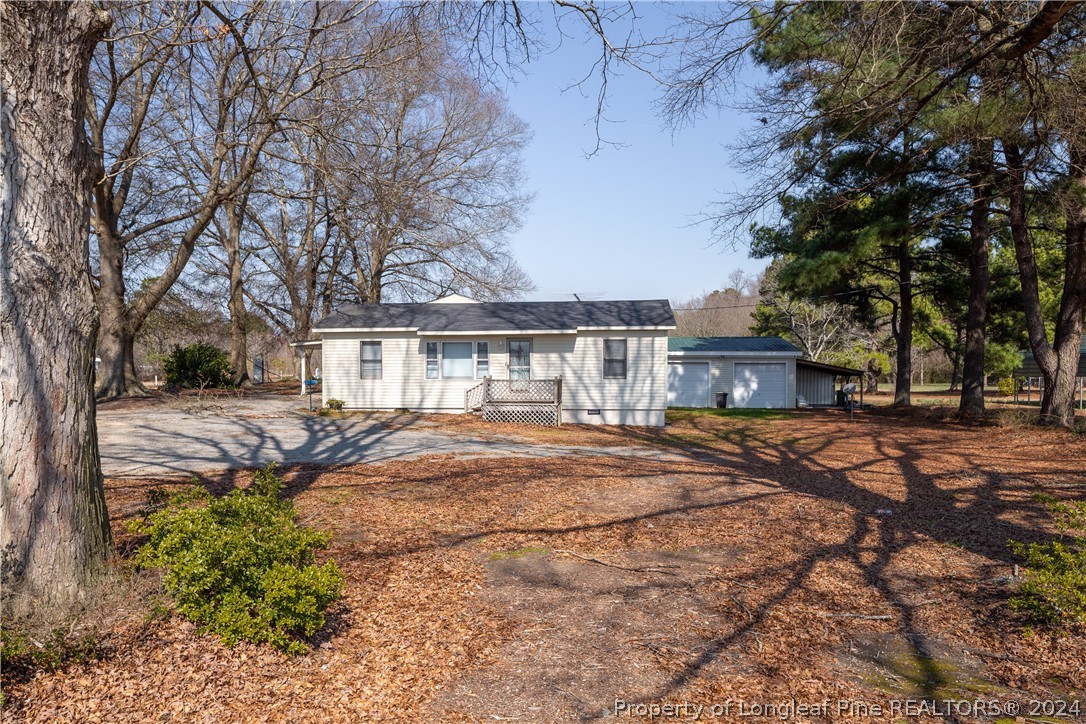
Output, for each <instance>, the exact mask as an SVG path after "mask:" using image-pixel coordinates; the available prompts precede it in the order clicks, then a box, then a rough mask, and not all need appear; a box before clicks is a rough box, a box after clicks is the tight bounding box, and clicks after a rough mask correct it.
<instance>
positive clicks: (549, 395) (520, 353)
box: [314, 295, 675, 426]
mask: <svg viewBox="0 0 1086 724" xmlns="http://www.w3.org/2000/svg"><path fill="white" fill-rule="evenodd" d="M674 328H675V317H674V315H673V314H672V312H671V305H670V304H668V302H667V300H663V299H657V300H641V301H590V302H476V301H474V300H472V299H468V298H467V297H462V296H459V295H454V296H451V297H445V298H443V299H439V300H437V301H434V302H429V303H424V304H356V305H349V306H344V307H341V308H339V309H338V310H336V311H335V312H334V313H332V314H331V315H329V316H328V317H326V318H325V319H323V320H322V321H321V322H319V323H318V324H317V325H316V327H315V329H314V331H315V332H316V334H317V335H318V336H319V338H320V346H321V353H322V365H323V380H322V399H323V401H324V403H325V404H327V401H328V400H330V399H339V400H343V402H344V407H345V408H347V409H365V410H411V411H417V412H444V413H450V412H465V411H470V412H480V413H482V414H483V416H484V417H485V418H487V419H495V420H521V421H536V422H540V421H546V422H550V423H552V424H557V423H558V422H560V421H566V422H577V423H603V424H611V425H618V424H621V425H655V426H661V425H663V424H664V409H665V408H666V406H667V359H668V356H667V354H668V353H667V334H668V331H669V330H672V329H674Z"/></svg>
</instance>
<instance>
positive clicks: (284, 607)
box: [133, 465, 343, 653]
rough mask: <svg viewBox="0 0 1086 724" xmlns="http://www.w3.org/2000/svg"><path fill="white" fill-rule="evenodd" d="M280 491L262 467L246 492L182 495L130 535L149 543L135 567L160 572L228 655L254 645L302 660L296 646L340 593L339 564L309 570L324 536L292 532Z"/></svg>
mask: <svg viewBox="0 0 1086 724" xmlns="http://www.w3.org/2000/svg"><path fill="white" fill-rule="evenodd" d="M282 485H283V481H282V479H281V478H279V477H278V476H277V475H276V474H275V466H274V465H268V466H267V467H266V468H264V469H263V470H260V471H258V472H257V473H256V475H255V476H254V479H253V484H252V486H251V487H250V488H249V490H247V491H242V490H235V491H233V492H231V493H230V494H229V495H226V496H224V497H222V498H213V497H212V496H210V495H209V494H208V493H207V492H206V491H205V490H203V489H202V488H199V489H196V490H194V491H193V492H190V493H182V494H180V495H178V496H175V497H174V498H173V499H172V500H171V502H170V503H169V504H168V505H167V506H166V507H165V509H163V510H160V511H158V512H155V513H152V514H150V515H149V516H147V517H146V518H144V519H143V520H142V521H138V522H137V523H136V524H135V525H134V526H133V529H134V530H135V531H136V532H139V533H144V534H146V535H148V536H149V537H150V540H148V542H147V543H146V544H144V545H143V546H141V547H140V549H139V552H138V553H137V556H136V560H137V562H138V563H139V564H140V565H141V566H144V567H160V568H165V569H166V575H165V578H164V584H165V586H166V590H167V591H169V592H170V593H171V594H172V595H173V597H174V600H175V602H176V605H177V609H178V611H179V612H180V613H181V614H183V615H184V616H186V617H188V618H189V619H191V620H192V621H194V622H196V623H198V624H201V626H202V631H203V632H205V633H207V632H210V633H216V634H218V635H219V636H221V637H222V640H223V642H224V643H226V644H227V645H228V646H233V645H234V644H236V643H238V642H239V641H251V642H254V643H269V644H271V645H272V646H275V647H276V648H278V649H281V650H283V651H286V652H288V653H302V652H304V651H305V650H306V647H305V645H304V644H303V643H302V642H301V641H300V640H299V639H300V638H301V637H306V636H312V635H313V634H314V633H316V631H317V630H318V629H319V628H320V627H321V626H323V625H324V611H325V609H326V608H327V607H328V606H329V605H330V604H331V603H332V602H333V601H335V600H336V599H337V598H339V595H340V593H341V591H342V589H343V576H342V575H341V574H340V571H339V567H338V566H337V565H336V563H335V561H331V560H330V561H328V562H327V563H325V564H324V565H321V566H318V565H316V564H315V563H314V552H315V551H316V550H319V549H323V548H325V547H327V545H328V539H329V534H328V533H323V532H319V531H315V530H309V529H306V528H301V527H299V526H298V524H297V522H296V521H295V518H294V507H293V505H292V504H291V502H290V501H288V500H283V499H281V498H280V497H279V494H280V490H281V489H282Z"/></svg>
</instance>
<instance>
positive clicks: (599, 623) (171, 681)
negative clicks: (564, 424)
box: [4, 413, 1086, 722]
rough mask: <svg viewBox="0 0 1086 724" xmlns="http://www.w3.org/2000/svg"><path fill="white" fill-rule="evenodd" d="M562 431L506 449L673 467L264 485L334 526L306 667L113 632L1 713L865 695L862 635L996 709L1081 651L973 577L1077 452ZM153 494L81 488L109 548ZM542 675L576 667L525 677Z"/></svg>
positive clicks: (323, 709)
mask: <svg viewBox="0 0 1086 724" xmlns="http://www.w3.org/2000/svg"><path fill="white" fill-rule="evenodd" d="M450 425H451V427H449V428H447V431H449V432H450V434H455V432H456V429H458V428H457V425H460V426H467V427H471V428H472V429H473V431H474V432H479V431H480V430H481V429H482V428H481V427H480V426H482V427H485V428H486V429H487V430H490V431H491V432H493V433H494V434H495V435H500V434H507V431H508V430H509V428H502V427H499V426H495V425H490V424H487V423H481V422H479V421H476V420H473V419H463V420H461V418H454V419H453V420H452V421H450ZM475 428H480V430H476V429H475ZM589 432H591V434H587V433H586V431H584V430H582V429H579V428H560V429H558V430H554V431H550V430H548V431H543V432H538V431H532V430H531V429H520V428H517V429H516V433H515V434H518V435H523V436H525V437H528V438H530V439H533V440H536V441H537V442H540V443H541V444H556V445H572V444H588V443H591V444H597V445H604V446H608V447H610V446H614V445H630V444H636V445H638V446H640V447H641V448H644V447H646V446H650V447H651V446H656V447H659V448H660V449H661V450H664V451H667V452H668V453H670V454H673V455H674V454H679V455H682V456H683V457H682V459H681V460H678V461H676V460H674V459H669V458H665V457H652V456H646V455H644V454H640V455H630V456H624V455H621V454H614V455H606V456H601V455H592V456H584V457H574V456H557V457H532V458H510V457H505V458H483V457H471V458H457V457H453V456H430V457H423V458H419V459H415V460H410V461H393V462H388V463H383V464H377V465H356V466H347V467H341V468H336V469H320V468H318V467H315V466H296V467H294V468H287V469H285V470H284V472H285V474H286V477H287V481H288V485H289V494H290V495H292V496H294V497H295V502H296V506H297V510H298V513H299V516H300V517H301V518H302V519H303V520H305V521H307V523H308V524H309V525H313V526H316V527H319V528H324V529H328V530H332V531H333V533H334V535H333V542H332V547H331V549H330V550H329V552H328V554H329V555H332V556H334V557H335V558H336V560H337V561H338V563H339V564H340V566H341V568H342V570H343V573H344V575H345V577H346V579H347V584H346V587H345V596H344V599H343V600H342V601H341V602H340V603H339V604H338V605H337V606H336V607H335V608H334V609H333V610H332V611H330V615H329V622H328V625H327V626H326V627H325V629H324V630H323V631H322V632H320V633H319V634H318V636H317V637H316V639H315V640H314V641H313V644H314V647H313V650H312V652H311V653H310V654H309V655H307V656H303V657H294V658H290V657H286V656H283V655H281V654H278V653H276V652H275V651H273V650H271V649H268V648H266V647H257V646H250V645H241V646H238V647H237V648H235V649H227V648H225V647H223V646H222V645H221V644H219V643H218V641H216V640H215V639H214V638H210V637H203V636H199V635H197V633H196V632H195V631H194V630H193V627H191V626H189V625H186V624H184V623H183V622H180V621H178V620H176V619H171V620H166V621H162V622H158V623H154V624H151V625H145V624H144V623H143V622H140V626H139V627H136V626H133V627H132V629H131V632H130V635H129V637H128V638H127V639H124V636H123V635H122V634H123V632H119V633H117V637H118V640H119V641H122V643H120V644H118V645H117V647H116V649H115V651H114V653H113V655H111V656H109V657H108V658H107V659H106V660H105V661H102V662H97V663H94V664H88V665H84V666H73V667H70V668H69V669H67V670H65V671H61V672H58V673H55V674H47V675H39V676H37V677H35V678H33V679H31V680H29V681H8V680H5V682H4V690H5V702H6V703H5V712H4V713H5V719H8V717H10V718H11V719H21V720H27V721H50V720H96V721H132V720H147V719H155V718H160V717H171V716H172V717H175V718H181V719H184V720H187V721H222V720H235V719H247V720H249V719H252V720H266V721H287V720H290V721H321V722H335V721H354V720H357V719H360V718H369V717H381V718H390V719H402V720H425V719H433V718H443V719H458V718H479V717H482V716H484V714H485V713H494V714H496V715H499V716H505V715H507V714H510V713H515V714H517V715H518V716H521V717H522V718H524V719H527V720H531V719H553V718H559V717H562V716H575V715H582V714H587V713H592V714H593V715H596V714H598V712H599V711H600V710H602V708H603V707H602V702H605V701H606V700H607V699H608V698H610V699H612V700H613V699H614V698H615V697H616V696H623V695H627V696H630V697H632V696H633V695H634V694H637V693H638V692H640V693H639V695H642V696H645V697H651V698H652V699H653V700H673V701H682V700H689V701H702V702H712V701H723V700H724V699H725V698H728V697H731V698H733V699H739V698H744V699H746V700H747V701H769V700H773V699H776V698H780V697H794V698H796V699H797V700H804V699H806V700H810V701H820V700H821V699H822V698H831V699H838V698H848V697H855V698H867V699H873V698H875V697H881V698H882V699H885V696H886V691H885V689H883V688H881V685H880V684H878V683H877V682H875V681H874V680H872V679H871V678H870V676H868V675H867V674H866V673H865V671H864V670H861V669H860V668H857V665H856V664H855V661H854V659H855V657H854V656H853V655H852V654H850V653H849V652H850V651H856V650H859V649H858V648H857V647H858V644H857V642H862V641H864V640H868V639H870V638H871V637H877V636H887V637H891V638H893V639H894V640H898V641H904V642H906V644H908V642H910V641H919V640H927V639H930V640H933V641H938V642H942V643H941V648H940V649H939V650H940V651H954V650H956V651H958V652H962V651H963V650H970V651H977V652H984V655H983V656H981V658H983V660H984V665H983V675H984V677H985V682H984V685H985V686H991V687H995V688H997V689H999V690H1003V689H1006V690H1014V691H1018V692H1028V693H1029V694H1031V695H1033V696H1034V698H1044V697H1045V696H1067V695H1068V694H1073V693H1075V692H1080V691H1081V686H1082V681H1084V680H1086V674H1084V669H1083V667H1084V662H1086V638H1084V637H1083V636H1082V635H1067V636H1063V637H1054V636H1047V635H1041V634H1036V635H1033V636H1030V637H1026V636H1023V635H1022V634H1021V629H1020V628H1019V624H1020V622H1018V621H1016V620H1014V619H1012V618H1010V616H1011V614H1010V613H1009V612H1008V611H1007V610H1006V608H1005V606H1004V605H1003V601H1004V599H1005V593H1006V585H1005V584H1001V583H997V582H993V581H995V580H997V578H998V577H999V576H1003V575H1006V574H1007V571H1008V570H1009V569H1010V565H1011V560H1010V558H1009V553H1008V551H1007V549H1006V546H1005V542H1006V540H1007V539H1008V538H1011V537H1016V538H1019V539H1037V538H1043V537H1044V536H1046V535H1049V534H1051V533H1052V531H1051V529H1050V528H1049V527H1048V526H1049V523H1048V519H1047V516H1046V515H1045V514H1044V512H1043V509H1042V508H1040V507H1039V506H1037V505H1036V504H1035V503H1034V502H1033V501H1032V495H1033V493H1034V492H1038V491H1040V490H1048V491H1049V492H1053V491H1055V492H1056V494H1063V495H1069V494H1076V491H1077V490H1078V489H1077V488H1075V487H1074V486H1073V485H1071V483H1073V482H1074V481H1076V480H1077V481H1079V482H1081V474H1082V470H1083V469H1086V450H1084V447H1086V446H1083V445H1082V443H1081V441H1080V440H1076V439H1075V438H1073V437H1071V436H1068V435H1066V434H1061V433H1058V432H1053V431H1044V430H1038V431H1033V432H1029V433H1026V432H1023V431H1022V430H1014V431H1002V430H1000V429H998V428H997V429H984V428H981V429H978V428H971V427H966V426H957V425H950V424H945V423H939V422H934V421H931V420H923V419H896V418H885V417H881V416H879V415H866V416H864V417H858V418H857V420H856V421H855V422H849V421H848V420H847V418H844V417H841V416H834V415H832V414H830V413H826V414H818V413H810V414H807V415H803V416H798V417H796V418H794V419H789V420H774V421H751V420H746V421H743V420H730V419H728V418H714V417H697V416H693V417H690V418H689V419H685V420H683V421H682V422H680V423H677V424H675V425H671V426H669V427H668V428H667V429H666V430H664V431H655V432H652V431H645V430H629V431H622V430H603V431H599V430H597V431H589ZM247 480H248V477H247V475H245V474H230V475H223V476H221V477H217V476H213V475H212V476H208V477H207V480H206V482H207V483H208V484H209V485H210V486H211V487H212V488H213V489H215V490H216V492H222V490H223V487H222V486H223V485H226V484H228V485H230V486H234V485H245V484H246V482H247ZM161 482H162V481H143V480H111V481H108V483H107V493H108V496H109V503H110V510H111V511H112V512H113V515H114V524H115V530H116V531H117V537H118V541H119V545H120V546H121V547H122V549H123V548H124V546H125V545H126V540H127V539H126V535H125V534H124V532H123V520H124V518H126V517H128V516H131V515H134V514H136V511H137V510H138V509H139V507H140V505H141V504H142V499H143V496H144V494H145V491H146V490H147V489H148V488H149V487H151V486H153V485H157V484H160V483H161ZM217 486H218V487H217ZM880 509H892V510H893V514H892V515H876V511H877V510H880ZM518 551H531V555H523V556H521V555H519V554H517V552H518ZM496 554H497V555H496ZM492 557H494V561H491V558H492ZM496 571H497V572H496ZM498 572H500V575H504V576H508V577H512V578H510V581H511V582H507V584H508V585H507V584H506V583H501V582H500V581H497V580H496V579H495V576H497V575H499V573H498ZM662 572H667V573H671V574H673V575H661V573H662ZM592 647H596V648H592ZM906 650H910V649H906ZM962 655H963V656H964V655H965V654H962ZM978 666H979V665H978ZM533 667H535V668H533ZM539 667H545V668H539ZM578 667H580V668H578ZM563 670H565V671H567V672H569V671H576V672H578V673H577V675H576V676H572V675H570V676H566V677H565V678H562V677H558V678H555V676H556V675H553V674H550V673H547V672H553V671H558V672H561V671H563ZM619 687H624V689H623V690H618V688H619ZM1076 687H1077V688H1076ZM634 690H636V691H634ZM510 692H512V693H510ZM435 706H438V709H437V710H435V709H434V707H435ZM516 707H521V708H519V709H518V708H516ZM597 707H598V708H597ZM860 718H862V717H860Z"/></svg>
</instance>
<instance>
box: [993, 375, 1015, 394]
mask: <svg viewBox="0 0 1086 724" xmlns="http://www.w3.org/2000/svg"><path fill="white" fill-rule="evenodd" d="M996 384H997V385H998V386H999V394H1001V395H1006V396H1007V397H1010V396H1011V395H1013V394H1014V388H1015V381H1014V378H1013V377H1000V378H999V382H997V383H996Z"/></svg>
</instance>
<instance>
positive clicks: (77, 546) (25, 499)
mask: <svg viewBox="0 0 1086 724" xmlns="http://www.w3.org/2000/svg"><path fill="white" fill-rule="evenodd" d="M108 26H109V16H108V15H107V14H106V13H104V12H102V11H99V10H97V9H95V8H94V6H93V5H92V4H91V3H89V2H85V3H84V2H78V3H74V4H68V3H34V2H27V3H10V2H6V3H2V4H0V31H2V32H0V36H2V37H3V38H4V41H3V46H4V50H3V52H2V53H0V83H2V89H3V110H2V113H0V142H2V144H3V162H2V163H3V175H2V179H0V181H2V188H0V199H2V203H3V208H4V214H3V222H2V227H0V231H2V234H3V239H2V243H0V359H2V360H3V365H2V366H0V494H2V497H0V551H2V559H3V560H2V564H3V592H4V597H5V601H4V608H5V609H6V612H7V613H8V614H9V615H16V616H17V615H21V614H25V613H28V612H30V611H32V610H34V611H42V610H50V609H59V610H63V609H66V608H68V607H70V606H72V605H73V604H75V603H76V602H78V601H79V600H80V599H81V598H82V597H83V596H84V595H85V594H86V592H87V590H88V587H89V584H90V583H91V582H92V581H93V579H94V578H95V577H96V575H97V574H98V573H100V571H101V570H102V567H103V565H104V562H105V559H106V557H107V555H108V554H109V551H110V547H111V539H110V532H109V519H108V516H107V514H106V507H105V495H104V492H103V488H102V473H101V465H100V462H99V457H98V443H97V432H96V428H95V410H94V396H93V375H94V347H95V337H96V332H97V326H98V317H97V313H96V310H95V305H94V294H93V290H92V287H91V280H90V276H89V273H88V270H89V266H88V248H87V244H88V220H89V209H90V206H89V204H90V188H89V181H90V178H89V174H88V173H87V167H88V163H87V148H86V136H85V133H84V130H83V102H84V99H85V98H86V94H87V74H88V70H89V67H90V58H91V54H92V52H93V50H94V46H95V43H96V42H97V40H98V38H99V37H100V35H101V34H102V33H103V32H104V31H105V29H106V28H107V27H108Z"/></svg>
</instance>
